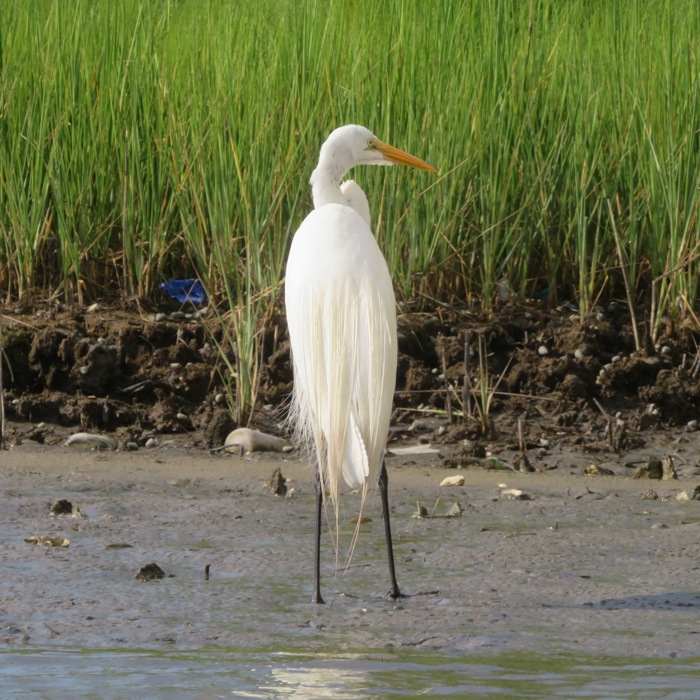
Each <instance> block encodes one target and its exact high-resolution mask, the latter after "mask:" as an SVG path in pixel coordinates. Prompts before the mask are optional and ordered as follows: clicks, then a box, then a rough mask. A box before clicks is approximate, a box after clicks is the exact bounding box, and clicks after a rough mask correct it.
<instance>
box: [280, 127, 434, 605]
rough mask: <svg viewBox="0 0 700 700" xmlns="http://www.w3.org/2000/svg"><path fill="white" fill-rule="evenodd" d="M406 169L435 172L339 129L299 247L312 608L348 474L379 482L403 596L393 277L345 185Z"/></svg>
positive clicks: (293, 302) (292, 300)
mask: <svg viewBox="0 0 700 700" xmlns="http://www.w3.org/2000/svg"><path fill="white" fill-rule="evenodd" d="M394 163H399V164H402V165H410V166H413V167H415V168H421V169H423V170H432V171H435V170H436V169H435V168H434V167H433V166H432V165H428V163H425V162H424V161H422V160H420V159H419V158H416V157H414V156H411V155H409V154H408V153H405V152H404V151H400V150H399V149H397V148H394V147H393V146H389V145H387V144H385V143H383V142H382V141H380V140H379V139H378V138H377V137H376V136H375V135H374V134H372V133H371V132H370V131H369V130H368V129H365V128H364V127H362V126H356V125H348V126H342V127H340V128H338V129H336V130H335V131H334V132H333V133H332V134H331V135H330V136H329V137H328V139H327V141H326V142H325V143H324V144H323V146H322V147H321V153H320V156H319V159H318V165H317V166H316V169H315V170H314V171H313V174H312V175H311V186H312V191H313V200H314V210H313V211H312V212H311V213H310V214H309V215H308V216H307V217H306V219H305V220H304V221H303V223H302V224H301V226H300V227H299V229H298V231H297V232H296V234H295V236H294V240H293V241H292V246H291V250H290V252H289V259H288V261H287V273H286V286H285V303H286V307H287V323H288V325H289V337H290V340H291V345H292V360H293V365H294V393H293V398H292V413H291V416H292V419H293V420H294V421H295V423H296V432H297V436H298V438H299V439H300V440H301V441H302V442H306V443H307V444H308V445H309V446H313V448H314V451H315V457H316V547H315V587H314V595H313V601H314V602H315V603H323V602H324V601H323V598H322V597H321V583H320V578H321V575H320V558H321V511H322V504H323V499H324V493H325V491H326V490H328V492H329V493H330V498H331V501H332V503H333V506H334V509H335V513H336V537H337V532H338V497H339V482H340V478H341V476H342V478H343V480H344V481H345V483H346V484H347V485H348V486H349V487H350V488H353V489H361V491H362V503H363V504H364V501H365V498H366V496H367V487H368V484H369V483H370V481H371V480H372V478H373V477H374V478H377V477H378V484H379V490H380V495H381V501H382V513H383V517H384V529H385V536H386V546H387V554H388V557H389V574H390V578H391V589H390V591H389V595H390V596H391V597H392V598H398V597H400V595H401V593H400V591H399V586H398V584H397V582H396V574H395V571H394V557H393V550H392V542H391V527H390V523H389V503H388V497H387V485H388V477H387V472H386V466H385V465H384V451H385V447H386V439H387V434H388V431H389V421H390V417H391V406H392V401H393V394H394V386H395V382H396V359H397V350H396V301H395V298H394V291H393V288H392V283H391V277H390V275H389V270H388V268H387V265H386V261H385V260H384V257H383V256H382V254H381V252H380V250H379V247H378V245H377V242H376V241H375V239H374V236H373V235H372V232H371V230H370V212H369V204H368V202H367V197H366V196H365V194H364V192H363V191H362V190H361V189H360V187H359V186H358V185H357V184H356V183H355V182H353V181H352V180H350V181H348V182H345V183H343V184H342V185H341V180H342V178H343V177H344V176H345V175H346V173H347V172H348V171H349V170H350V169H351V168H352V167H354V166H355V165H392V164H394Z"/></svg>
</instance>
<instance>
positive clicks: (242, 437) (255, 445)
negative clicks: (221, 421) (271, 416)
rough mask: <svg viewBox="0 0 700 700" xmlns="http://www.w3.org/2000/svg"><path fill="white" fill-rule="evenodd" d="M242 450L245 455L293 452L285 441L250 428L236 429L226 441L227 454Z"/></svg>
mask: <svg viewBox="0 0 700 700" xmlns="http://www.w3.org/2000/svg"><path fill="white" fill-rule="evenodd" d="M236 447H237V448H239V451H240V450H241V449H242V450H243V452H244V453H245V454H250V453H251V452H291V449H292V447H291V445H290V444H289V443H288V442H287V441H286V440H284V439H282V438H279V437H275V436H274V435H267V434H266V433H261V432H260V431H259V430H251V429H250V428H236V430H234V431H233V432H231V433H229V434H228V436H227V437H226V440H225V441H224V450H225V451H226V452H235V451H236V450H234V449H233V448H236Z"/></svg>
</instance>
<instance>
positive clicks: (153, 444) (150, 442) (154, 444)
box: [145, 437, 158, 447]
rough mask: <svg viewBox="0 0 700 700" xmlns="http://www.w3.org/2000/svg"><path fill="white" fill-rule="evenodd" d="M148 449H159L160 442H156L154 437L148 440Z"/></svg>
mask: <svg viewBox="0 0 700 700" xmlns="http://www.w3.org/2000/svg"><path fill="white" fill-rule="evenodd" d="M145 446H146V447H157V446H158V440H156V439H155V438H154V437H150V438H148V440H146V445H145Z"/></svg>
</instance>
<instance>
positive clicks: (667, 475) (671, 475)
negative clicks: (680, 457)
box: [661, 455, 678, 481]
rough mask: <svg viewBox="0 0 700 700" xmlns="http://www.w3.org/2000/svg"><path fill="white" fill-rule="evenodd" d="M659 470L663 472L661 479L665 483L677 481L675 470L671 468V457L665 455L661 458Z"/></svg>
mask: <svg viewBox="0 0 700 700" xmlns="http://www.w3.org/2000/svg"><path fill="white" fill-rule="evenodd" d="M661 470H662V472H663V474H662V476H661V478H662V479H665V480H667V481H672V480H674V479H678V474H676V468H675V467H674V466H673V457H671V455H666V456H665V457H662V458H661Z"/></svg>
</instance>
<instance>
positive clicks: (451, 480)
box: [440, 474, 464, 486]
mask: <svg viewBox="0 0 700 700" xmlns="http://www.w3.org/2000/svg"><path fill="white" fill-rule="evenodd" d="M440 486H464V477H463V476H462V475H461V474H457V475H456V476H446V477H445V478H444V479H443V480H442V481H441V482H440Z"/></svg>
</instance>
